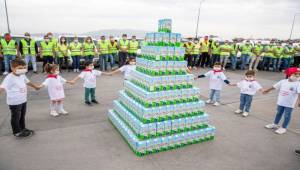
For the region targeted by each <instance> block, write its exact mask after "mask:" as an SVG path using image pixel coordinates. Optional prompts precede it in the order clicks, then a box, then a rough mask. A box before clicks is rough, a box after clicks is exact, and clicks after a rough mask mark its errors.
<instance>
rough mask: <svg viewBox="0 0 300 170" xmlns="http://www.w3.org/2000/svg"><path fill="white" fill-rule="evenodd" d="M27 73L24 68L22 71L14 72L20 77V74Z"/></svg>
mask: <svg viewBox="0 0 300 170" xmlns="http://www.w3.org/2000/svg"><path fill="white" fill-rule="evenodd" d="M25 73H27V69H26V68H23V69H17V70H16V74H17V75H22V74H25Z"/></svg>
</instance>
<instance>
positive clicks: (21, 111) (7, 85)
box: [0, 59, 38, 138]
mask: <svg viewBox="0 0 300 170" xmlns="http://www.w3.org/2000/svg"><path fill="white" fill-rule="evenodd" d="M26 68H27V66H26V63H25V62H24V61H23V60H19V59H16V60H13V61H12V62H11V69H12V73H10V74H8V75H7V76H6V77H5V78H4V80H3V82H2V84H1V85H0V93H1V92H2V91H6V101H7V104H8V106H9V109H10V111H11V127H12V131H13V134H14V136H16V137H18V138H23V137H28V136H31V135H32V134H33V133H34V131H33V130H29V129H27V128H26V126H25V115H26V105H27V87H26V85H28V86H30V87H33V88H35V89H36V90H37V89H38V88H37V86H36V85H35V84H33V83H31V82H30V81H29V80H28V79H27V77H26V75H25V73H26V72H27V69H26Z"/></svg>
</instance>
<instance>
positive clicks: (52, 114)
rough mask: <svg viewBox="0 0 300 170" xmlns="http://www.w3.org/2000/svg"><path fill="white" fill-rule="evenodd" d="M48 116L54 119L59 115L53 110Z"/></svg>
mask: <svg viewBox="0 0 300 170" xmlns="http://www.w3.org/2000/svg"><path fill="white" fill-rule="evenodd" d="M50 115H51V116H54V117H56V116H59V114H58V113H57V112H56V111H55V110H52V111H50Z"/></svg>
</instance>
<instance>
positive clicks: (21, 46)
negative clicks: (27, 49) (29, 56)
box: [18, 41, 23, 55]
mask: <svg viewBox="0 0 300 170" xmlns="http://www.w3.org/2000/svg"><path fill="white" fill-rule="evenodd" d="M22 48H23V44H22V43H21V41H20V44H19V48H18V50H19V52H20V54H21V55H23V50H22Z"/></svg>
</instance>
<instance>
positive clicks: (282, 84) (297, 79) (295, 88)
mask: <svg viewBox="0 0 300 170" xmlns="http://www.w3.org/2000/svg"><path fill="white" fill-rule="evenodd" d="M274 89H277V90H278V91H279V94H278V98H277V114H276V116H275V120H274V122H273V123H271V124H268V125H266V126H265V128H267V129H277V130H276V131H275V133H277V134H284V133H286V129H287V127H288V125H289V122H290V119H291V115H292V111H293V108H295V105H296V102H297V100H298V107H300V68H297V69H294V70H291V71H290V76H289V77H288V79H284V80H281V81H279V82H278V83H276V84H275V85H273V87H270V88H269V89H266V90H264V91H263V94H267V93H269V92H270V91H272V90H274ZM283 114H284V121H283V124H282V126H279V125H278V124H279V122H280V119H281V117H282V115H283Z"/></svg>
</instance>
